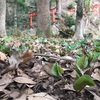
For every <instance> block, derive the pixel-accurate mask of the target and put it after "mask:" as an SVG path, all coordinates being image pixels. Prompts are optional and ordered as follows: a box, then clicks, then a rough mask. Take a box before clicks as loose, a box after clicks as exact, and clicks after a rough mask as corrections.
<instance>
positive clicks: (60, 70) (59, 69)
mask: <svg viewBox="0 0 100 100" xmlns="http://www.w3.org/2000/svg"><path fill="white" fill-rule="evenodd" d="M57 70H58V76H61V75H62V74H63V73H64V71H63V69H62V68H61V66H59V65H58V66H57Z"/></svg>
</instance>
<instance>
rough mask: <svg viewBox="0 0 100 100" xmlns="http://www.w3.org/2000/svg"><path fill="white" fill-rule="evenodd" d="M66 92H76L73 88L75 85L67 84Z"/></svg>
mask: <svg viewBox="0 0 100 100" xmlns="http://www.w3.org/2000/svg"><path fill="white" fill-rule="evenodd" d="M64 89H65V90H71V91H75V90H74V88H73V84H67V85H65V88H64Z"/></svg>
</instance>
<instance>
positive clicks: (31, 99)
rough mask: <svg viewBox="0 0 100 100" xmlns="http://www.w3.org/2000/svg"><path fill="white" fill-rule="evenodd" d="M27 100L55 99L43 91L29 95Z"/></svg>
mask: <svg viewBox="0 0 100 100" xmlns="http://www.w3.org/2000/svg"><path fill="white" fill-rule="evenodd" d="M28 100H56V99H55V98H53V97H52V96H50V95H48V94H47V93H45V92H41V93H36V94H32V95H29V96H28Z"/></svg>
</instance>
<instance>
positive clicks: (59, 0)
mask: <svg viewBox="0 0 100 100" xmlns="http://www.w3.org/2000/svg"><path fill="white" fill-rule="evenodd" d="M56 5H57V14H58V17H59V18H61V11H62V9H61V0H56Z"/></svg>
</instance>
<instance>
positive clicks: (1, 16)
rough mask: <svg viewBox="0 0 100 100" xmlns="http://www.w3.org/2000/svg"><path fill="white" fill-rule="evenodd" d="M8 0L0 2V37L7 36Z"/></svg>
mask: <svg viewBox="0 0 100 100" xmlns="http://www.w3.org/2000/svg"><path fill="white" fill-rule="evenodd" d="M5 19H6V0H0V36H5V35H6V27H5Z"/></svg>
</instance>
